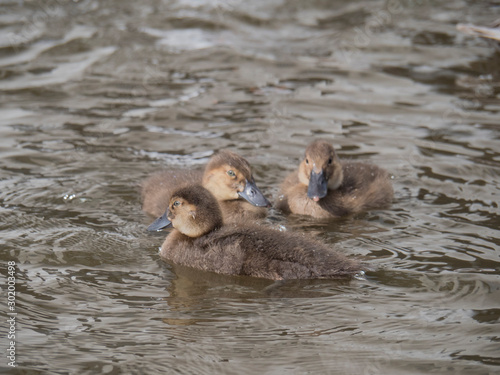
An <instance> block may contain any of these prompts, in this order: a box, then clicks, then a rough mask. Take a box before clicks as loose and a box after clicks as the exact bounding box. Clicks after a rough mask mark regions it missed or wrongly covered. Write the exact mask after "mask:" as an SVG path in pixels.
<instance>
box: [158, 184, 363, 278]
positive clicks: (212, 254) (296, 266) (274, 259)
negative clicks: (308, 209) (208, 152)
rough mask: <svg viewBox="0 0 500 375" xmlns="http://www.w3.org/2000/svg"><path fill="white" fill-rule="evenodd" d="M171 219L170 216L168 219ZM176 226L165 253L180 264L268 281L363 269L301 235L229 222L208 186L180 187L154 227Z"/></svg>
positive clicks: (330, 275) (329, 275)
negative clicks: (223, 215)
mask: <svg viewBox="0 0 500 375" xmlns="http://www.w3.org/2000/svg"><path fill="white" fill-rule="evenodd" d="M167 218H168V220H167ZM169 224H172V225H173V226H174V228H175V229H174V231H173V232H172V233H170V234H169V235H168V236H167V238H166V240H165V242H164V243H163V245H162V247H161V252H160V254H161V256H162V257H163V258H165V259H166V260H169V261H171V262H173V263H175V264H180V265H183V266H189V267H194V268H197V269H200V270H205V271H212V272H217V273H221V274H227V275H247V276H254V277H261V278H266V279H273V280H281V279H319V278H346V277H347V278H349V277H352V276H353V275H354V274H355V273H356V272H358V271H360V269H361V267H360V265H359V263H358V262H357V261H354V260H351V259H348V258H346V257H345V256H343V255H342V254H340V253H338V252H335V251H334V250H333V249H332V248H330V247H328V246H326V245H324V244H322V243H320V242H318V241H316V240H313V239H310V238H307V237H305V236H304V235H300V234H297V233H289V232H279V231H276V230H273V229H269V228H265V227H261V226H257V225H247V224H244V223H239V224H227V225H224V224H223V221H222V212H221V210H220V209H219V207H218V204H217V200H216V199H215V198H214V197H213V196H212V195H211V194H210V192H209V191H208V190H206V189H205V188H203V187H202V186H189V187H185V188H182V189H180V190H177V191H176V192H175V193H174V194H173V195H172V199H171V200H170V203H169V208H168V211H167V212H166V215H164V216H163V217H161V218H159V219H158V220H157V222H155V223H153V224H152V226H151V227H153V226H154V228H151V227H150V230H157V229H159V228H163V227H165V226H167V225H169Z"/></svg>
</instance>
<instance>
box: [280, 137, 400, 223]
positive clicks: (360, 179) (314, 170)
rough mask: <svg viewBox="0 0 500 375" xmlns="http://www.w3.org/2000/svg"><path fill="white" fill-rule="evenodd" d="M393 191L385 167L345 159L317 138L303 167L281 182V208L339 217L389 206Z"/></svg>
mask: <svg viewBox="0 0 500 375" xmlns="http://www.w3.org/2000/svg"><path fill="white" fill-rule="evenodd" d="M393 194H394V192H393V189H392V185H391V182H390V178H389V174H388V173H387V172H386V171H385V170H383V169H381V168H379V167H377V166H375V165H370V164H363V163H355V162H352V163H351V162H345V161H343V162H341V161H340V160H339V158H338V157H337V154H336V153H335V150H334V149H333V146H332V145H331V144H330V143H328V142H326V141H324V140H315V141H313V142H312V143H310V144H309V146H308V147H307V148H306V153H305V158H304V160H303V161H302V162H301V163H300V166H299V169H298V170H297V171H295V172H293V173H292V174H290V175H289V176H288V177H287V178H286V179H285V181H284V182H283V184H282V185H281V193H280V200H279V201H278V203H277V208H279V209H281V210H282V211H283V212H284V213H294V214H302V215H309V216H313V217H315V218H325V219H326V218H338V217H341V216H346V215H350V214H355V213H358V212H362V211H367V210H371V209H377V208H384V207H388V206H389V205H390V204H391V201H392V198H393Z"/></svg>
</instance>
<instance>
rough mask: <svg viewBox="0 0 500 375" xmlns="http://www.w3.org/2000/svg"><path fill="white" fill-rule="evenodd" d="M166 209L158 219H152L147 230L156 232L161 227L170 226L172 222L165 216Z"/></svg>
mask: <svg viewBox="0 0 500 375" xmlns="http://www.w3.org/2000/svg"><path fill="white" fill-rule="evenodd" d="M167 215H168V211H165V213H164V214H163V215H162V216H160V217H159V218H158V219H156V220H155V221H153V223H152V224H151V225H150V226H149V227H148V231H150V232H156V231H158V230H162V229H163V228H168V227H171V226H172V222H171V221H170V220H168V218H167Z"/></svg>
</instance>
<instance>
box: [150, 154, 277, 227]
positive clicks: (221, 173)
mask: <svg viewBox="0 0 500 375" xmlns="http://www.w3.org/2000/svg"><path fill="white" fill-rule="evenodd" d="M195 184H202V185H203V186H204V187H205V188H207V189H208V190H209V191H210V192H211V193H212V194H213V195H214V196H215V197H216V199H217V200H218V201H219V204H220V207H221V210H222V214H223V218H224V220H225V221H226V222H231V221H236V220H245V219H249V220H252V219H259V218H263V217H265V216H266V215H267V207H269V206H270V205H271V204H270V203H269V201H268V200H267V199H266V198H265V197H264V195H263V194H262V192H261V191H260V190H259V188H258V187H257V185H256V184H255V180H254V178H253V175H252V171H251V168H250V164H249V163H248V161H247V160H246V159H244V158H243V157H242V156H240V155H238V154H236V153H234V152H232V151H229V150H221V151H219V152H218V153H216V154H215V155H213V156H212V157H211V158H210V160H209V162H208V164H207V166H206V167H205V170H204V171H202V170H184V169H171V170H165V171H160V172H157V173H155V174H153V175H152V176H151V177H149V178H148V179H146V180H145V181H144V183H143V184H142V191H141V195H142V202H143V204H142V208H143V210H144V211H145V212H146V213H148V214H150V215H151V216H154V217H158V216H160V215H162V214H163V213H164V212H165V210H166V209H167V206H168V202H169V200H170V197H171V195H172V193H173V192H174V191H175V190H176V189H178V188H180V187H183V186H189V185H195Z"/></svg>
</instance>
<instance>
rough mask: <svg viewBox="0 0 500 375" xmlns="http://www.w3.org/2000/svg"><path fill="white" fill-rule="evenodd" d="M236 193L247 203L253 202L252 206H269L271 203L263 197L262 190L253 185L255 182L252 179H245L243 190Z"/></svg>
mask: <svg viewBox="0 0 500 375" xmlns="http://www.w3.org/2000/svg"><path fill="white" fill-rule="evenodd" d="M238 195H239V196H240V197H241V198H243V199H246V200H247V201H248V202H249V203H251V204H253V205H254V206H257V207H270V206H271V203H270V202H269V201H268V200H267V199H266V197H264V195H263V194H262V192H261V191H260V190H259V188H258V187H257V185H255V182H254V181H253V180H252V181H246V184H245V190H243V191H242V192H240V193H238Z"/></svg>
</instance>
